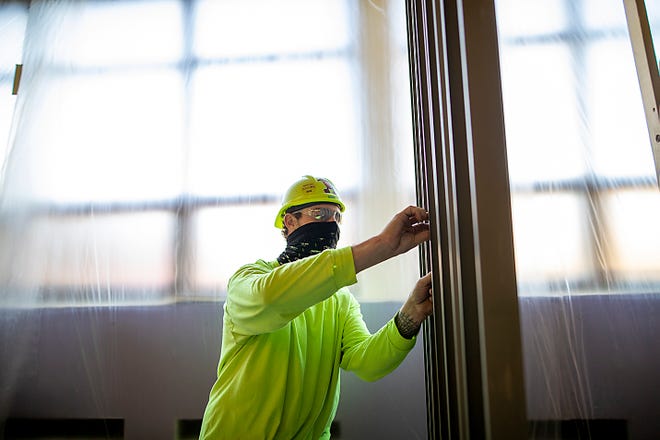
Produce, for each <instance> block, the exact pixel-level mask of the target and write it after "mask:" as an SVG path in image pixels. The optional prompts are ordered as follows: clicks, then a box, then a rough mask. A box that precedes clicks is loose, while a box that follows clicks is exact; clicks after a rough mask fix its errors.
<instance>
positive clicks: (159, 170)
mask: <svg viewBox="0 0 660 440" xmlns="http://www.w3.org/2000/svg"><path fill="white" fill-rule="evenodd" d="M40 86H41V87H40V91H41V93H42V95H41V99H39V101H38V102H37V101H34V100H32V101H29V103H28V106H27V107H25V108H24V109H23V110H24V113H23V114H24V115H29V117H30V119H29V120H30V121H31V123H32V124H34V125H33V126H35V127H39V130H29V131H25V132H23V136H21V137H20V138H18V139H17V140H16V142H17V145H16V148H17V150H19V151H23V152H29V154H30V159H29V160H30V167H29V169H30V170H31V173H32V174H31V175H30V176H26V177H27V178H28V179H26V187H25V188H24V191H22V192H21V193H20V194H19V196H22V197H29V198H32V199H36V200H42V201H50V202H56V203H79V202H85V201H95V202H108V201H140V200H151V199H162V198H168V197H173V196H176V195H177V194H178V193H179V191H180V187H181V174H182V173H181V171H182V170H181V154H182V151H181V142H182V121H183V118H182V80H181V75H180V74H179V73H178V72H176V71H171V70H170V71H168V70H162V71H153V72H130V73H116V74H106V75H99V76H94V75H68V76H59V75H54V76H52V77H46V78H43V79H42V83H41V85H40Z"/></svg>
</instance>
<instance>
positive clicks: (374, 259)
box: [351, 236, 393, 273]
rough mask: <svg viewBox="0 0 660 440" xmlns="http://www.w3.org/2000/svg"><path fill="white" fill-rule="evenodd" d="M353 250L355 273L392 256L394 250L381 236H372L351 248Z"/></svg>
mask: <svg viewBox="0 0 660 440" xmlns="http://www.w3.org/2000/svg"><path fill="white" fill-rule="evenodd" d="M351 249H352V250H353V264H355V273H358V272H361V271H363V270H364V269H368V268H370V267H372V266H375V265H377V264H379V263H382V262H383V261H385V260H387V259H388V258H391V257H392V256H393V252H392V250H391V249H390V248H388V246H387V244H386V243H384V242H383V241H382V240H381V239H380V237H379V236H375V237H372V238H370V239H369V240H367V241H363V242H362V243H360V244H356V245H354V246H352V248H351Z"/></svg>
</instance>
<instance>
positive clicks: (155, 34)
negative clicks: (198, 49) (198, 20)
mask: <svg viewBox="0 0 660 440" xmlns="http://www.w3.org/2000/svg"><path fill="white" fill-rule="evenodd" d="M65 8H66V9H64V8H62V9H60V10H58V14H50V17H48V16H46V20H47V21H48V22H49V23H50V24H56V25H58V26H64V27H66V28H67V32H62V33H58V36H59V38H61V39H62V40H61V41H60V42H59V44H57V45H55V46H54V47H53V49H52V50H54V53H53V59H55V60H57V62H58V64H61V65H64V66H74V67H86V68H100V67H116V66H128V65H131V66H148V65H153V64H162V63H176V62H178V61H180V60H181V57H182V55H183V39H182V38H181V36H182V34H183V29H182V26H183V20H182V19H181V13H182V4H181V2H179V1H175V0H143V1H130V2H129V1H121V2H114V1H113V2H106V1H100V2H96V1H95V2H72V4H70V5H67V6H65ZM58 21H61V23H58Z"/></svg>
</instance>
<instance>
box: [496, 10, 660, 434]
mask: <svg viewBox="0 0 660 440" xmlns="http://www.w3.org/2000/svg"><path fill="white" fill-rule="evenodd" d="M646 3H647V8H648V12H649V19H650V21H651V22H652V23H654V25H655V28H657V26H658V23H659V22H660V10H659V9H658V3H657V2H646ZM496 5H497V12H498V14H497V19H498V28H499V32H500V57H501V66H502V80H503V85H502V87H503V99H504V113H505V122H506V132H507V149H508V161H509V174H510V182H511V196H512V205H513V207H512V209H513V225H514V241H515V251H516V267H517V281H518V292H519V302H520V313H521V321H522V337H523V342H524V347H523V349H524V358H525V375H526V377H525V379H526V392H527V412H528V417H529V419H530V422H531V423H530V438H576V437H575V436H576V435H577V436H579V438H631V439H633V438H634V439H651V438H657V437H658V435H660V423H659V422H658V419H657V414H660V403H659V401H658V398H657V396H658V392H659V391H660V379H659V376H658V374H657V372H658V371H660V345H659V344H658V343H657V335H658V333H659V331H660V328H659V327H658V322H659V321H658V316H660V233H659V232H658V225H660V192H659V190H658V183H657V181H656V178H655V172H654V164H653V158H652V154H651V151H652V150H651V147H650V145H649V141H648V135H647V131H646V126H645V118H644V113H643V107H642V101H641V95H640V88H639V85H638V83H637V76H636V71H635V64H634V60H633V56H632V48H631V44H630V40H629V36H628V32H627V27H626V17H625V12H624V8H623V3H622V2H621V1H616V0H612V1H609V0H608V1H603V0H597V1H596V0H593V1H592V0H544V1H537V2H532V3H530V2H526V1H517V0H498V1H496Z"/></svg>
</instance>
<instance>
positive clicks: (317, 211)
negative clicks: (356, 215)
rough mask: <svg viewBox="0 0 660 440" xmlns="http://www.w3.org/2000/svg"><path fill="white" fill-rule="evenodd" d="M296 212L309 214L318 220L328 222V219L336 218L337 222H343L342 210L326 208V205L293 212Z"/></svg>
mask: <svg viewBox="0 0 660 440" xmlns="http://www.w3.org/2000/svg"><path fill="white" fill-rule="evenodd" d="M296 212H301V213H303V214H305V215H308V216H310V217H312V218H313V219H314V220H316V221H318V222H327V221H328V220H330V219H332V218H334V220H335V221H336V222H337V223H341V212H339V211H338V210H336V209H332V208H326V207H324V206H323V207H318V208H307V209H301V210H300V211H294V212H292V214H295V213H296Z"/></svg>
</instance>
